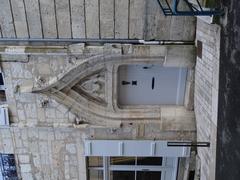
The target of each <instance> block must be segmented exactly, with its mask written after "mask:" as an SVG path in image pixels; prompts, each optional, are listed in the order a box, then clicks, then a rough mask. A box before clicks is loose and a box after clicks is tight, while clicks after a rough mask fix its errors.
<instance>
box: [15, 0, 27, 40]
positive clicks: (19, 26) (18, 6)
mask: <svg viewBox="0 0 240 180" xmlns="http://www.w3.org/2000/svg"><path fill="white" fill-rule="evenodd" d="M11 4H12V12H13V18H14V24H15V28H16V34H17V37H18V38H28V37H29V34H28V25H27V17H26V14H25V4H24V2H23V0H12V1H11Z"/></svg>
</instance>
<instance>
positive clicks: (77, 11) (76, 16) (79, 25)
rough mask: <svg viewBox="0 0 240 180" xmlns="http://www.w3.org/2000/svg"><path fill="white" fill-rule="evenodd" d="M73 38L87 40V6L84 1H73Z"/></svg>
mask: <svg viewBox="0 0 240 180" xmlns="http://www.w3.org/2000/svg"><path fill="white" fill-rule="evenodd" d="M70 2H71V15H72V17H71V18H72V34H73V38H85V35H86V32H85V31H86V24H85V5H84V2H85V1H84V0H71V1H70Z"/></svg>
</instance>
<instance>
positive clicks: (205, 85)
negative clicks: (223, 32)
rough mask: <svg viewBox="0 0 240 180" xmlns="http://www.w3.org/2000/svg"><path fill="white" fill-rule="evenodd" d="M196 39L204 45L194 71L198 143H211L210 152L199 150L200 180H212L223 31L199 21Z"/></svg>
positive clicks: (203, 149)
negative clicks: (221, 32) (221, 35)
mask: <svg viewBox="0 0 240 180" xmlns="http://www.w3.org/2000/svg"><path fill="white" fill-rule="evenodd" d="M196 39H197V41H201V42H202V53H199V54H202V58H200V57H197V62H196V68H195V72H196V73H195V99H194V101H195V114H196V123H197V140H198V141H204V142H210V143H211V145H210V148H198V155H199V158H200V178H201V180H213V179H215V163H216V162H215V161H216V136H217V134H216V133H217V111H218V89H219V87H218V84H219V53H220V27H219V26H218V25H215V24H211V25H209V24H207V23H205V22H203V21H202V20H200V19H198V21H197V37H196ZM199 48H200V46H199ZM200 51H201V50H200Z"/></svg>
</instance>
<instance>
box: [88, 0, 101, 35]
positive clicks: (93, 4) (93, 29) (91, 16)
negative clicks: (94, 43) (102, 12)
mask: <svg viewBox="0 0 240 180" xmlns="http://www.w3.org/2000/svg"><path fill="white" fill-rule="evenodd" d="M85 8H86V33H87V38H99V37H100V34H99V31H100V30H99V26H100V24H99V6H98V0H87V1H85Z"/></svg>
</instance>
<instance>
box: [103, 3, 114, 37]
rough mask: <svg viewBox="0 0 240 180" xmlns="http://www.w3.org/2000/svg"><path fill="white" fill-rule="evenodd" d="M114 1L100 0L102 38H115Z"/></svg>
mask: <svg viewBox="0 0 240 180" xmlns="http://www.w3.org/2000/svg"><path fill="white" fill-rule="evenodd" d="M114 17H115V16H114V1H113V0H101V1H100V33H101V38H114Z"/></svg>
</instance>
